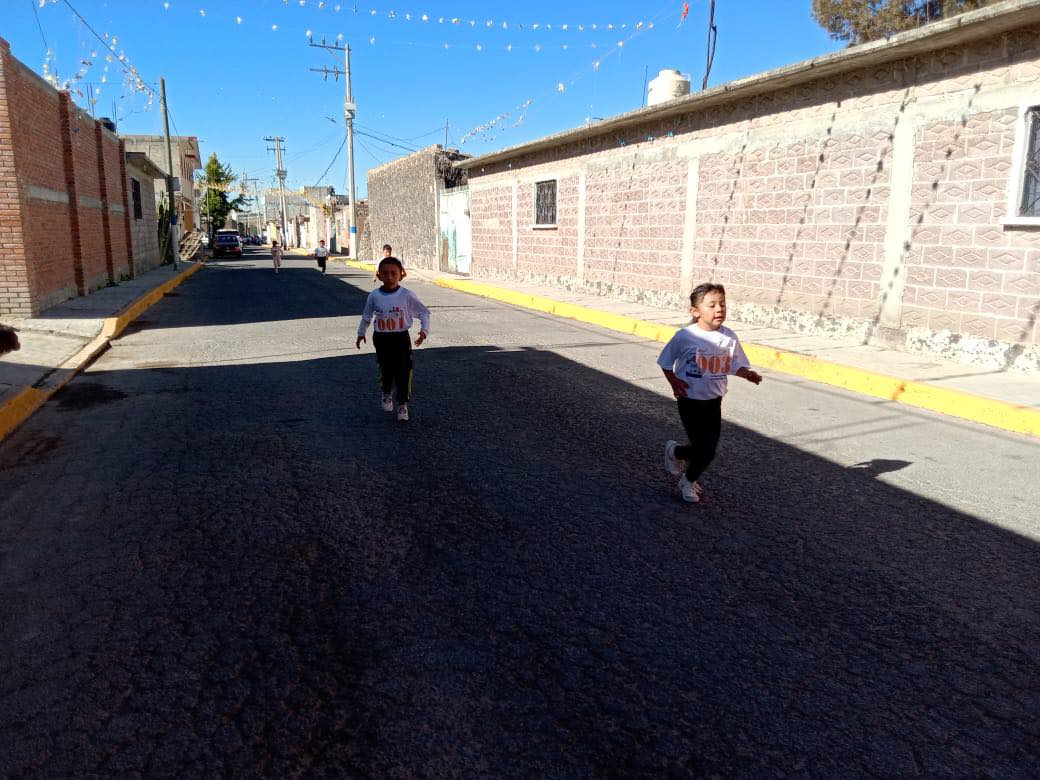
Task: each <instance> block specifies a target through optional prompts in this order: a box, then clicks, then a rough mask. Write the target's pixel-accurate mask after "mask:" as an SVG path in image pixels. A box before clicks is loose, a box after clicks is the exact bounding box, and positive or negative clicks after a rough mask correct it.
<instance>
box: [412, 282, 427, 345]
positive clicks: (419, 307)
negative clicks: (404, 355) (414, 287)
mask: <svg viewBox="0 0 1040 780" xmlns="http://www.w3.org/2000/svg"><path fill="white" fill-rule="evenodd" d="M409 305H410V306H411V310H412V316H413V317H414V316H418V317H419V338H417V339H416V340H415V346H417V347H418V346H421V345H422V343H423V342H424V341H426V337H427V336H429V335H430V310H429V309H428V308H427V307H426V305H425V304H424V303H423V302H422V301H420V300H419V297H418V296H417V295H416V294H415V293H412V294H411V297H410V298H409Z"/></svg>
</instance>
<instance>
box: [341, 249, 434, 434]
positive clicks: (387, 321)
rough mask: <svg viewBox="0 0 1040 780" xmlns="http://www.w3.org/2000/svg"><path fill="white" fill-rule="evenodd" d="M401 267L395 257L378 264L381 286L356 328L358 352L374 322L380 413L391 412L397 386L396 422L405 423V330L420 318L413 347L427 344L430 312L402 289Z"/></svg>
mask: <svg viewBox="0 0 1040 780" xmlns="http://www.w3.org/2000/svg"><path fill="white" fill-rule="evenodd" d="M405 276H407V274H406V273H405V270H404V266H403V265H402V264H401V261H400V260H398V259H397V258H396V257H384V258H383V259H382V260H380V261H379V267H378V268H377V270H376V278H377V279H379V281H381V282H382V283H383V285H382V287H377V288H376V289H375V290H373V291H372V292H370V293H369V294H368V300H367V301H365V309H364V311H363V312H362V313H361V325H360V326H359V327H358V335H357V348H358V349H361V342H362V341H364V340H365V333H366V332H367V331H368V324H369V323H370V322H372V320H373V319H374V320H375V323H376V324H375V330H374V331H373V333H372V346H373V347H375V348H376V363H377V364H378V365H379V384H380V387H381V389H382V391H383V411H384V412H392V411H393V410H394V397H393V395H391V390H392V389H393V387H394V385H397V419H398V420H402V421H406V420H408V398H409V396H410V395H411V391H412V344H411V341H410V337H409V335H408V329H409V328H411V327H412V320H413V318H414V317H416V316H418V317H419V338H417V339H416V340H415V346H417V347H418V346H419V345H421V344H422V343H423V342H424V341H426V336H427V334H428V333H429V332H430V310H429V309H427V308H426V307H425V306H423V304H422V302H421V301H420V300H419V298H418V297H416V295H415V293H413V292H412V291H411V290H407V289H405V288H404V287H402V286H401V280H402V279H404V278H405Z"/></svg>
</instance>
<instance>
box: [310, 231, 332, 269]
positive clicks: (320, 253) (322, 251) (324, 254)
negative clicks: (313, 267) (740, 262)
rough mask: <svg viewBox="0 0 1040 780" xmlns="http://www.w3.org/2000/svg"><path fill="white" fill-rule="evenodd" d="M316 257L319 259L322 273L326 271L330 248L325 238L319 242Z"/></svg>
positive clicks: (315, 252) (315, 251)
mask: <svg viewBox="0 0 1040 780" xmlns="http://www.w3.org/2000/svg"><path fill="white" fill-rule="evenodd" d="M314 257H315V259H316V260H317V261H318V268H320V269H321V272H322V273H325V263H326V261H327V260H328V259H329V248H328V247H327V246H325V239H324V238H323V239H321V241H319V242H318V246H317V247H316V248H315V250H314Z"/></svg>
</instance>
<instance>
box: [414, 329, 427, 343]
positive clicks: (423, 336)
mask: <svg viewBox="0 0 1040 780" xmlns="http://www.w3.org/2000/svg"><path fill="white" fill-rule="evenodd" d="M424 341H426V331H424V330H420V331H419V338H417V339H416V340H415V346H417V347H418V346H422V343H423V342H424Z"/></svg>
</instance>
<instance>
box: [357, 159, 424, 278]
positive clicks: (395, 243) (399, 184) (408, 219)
mask: <svg viewBox="0 0 1040 780" xmlns="http://www.w3.org/2000/svg"><path fill="white" fill-rule="evenodd" d="M437 153H438V147H430V148H428V149H423V150H422V151H420V152H416V153H415V154H411V155H408V156H407V157H402V158H401V159H399V160H394V161H392V162H389V163H386V164H385V165H381V166H379V167H378V168H372V169H371V170H369V172H368V218H369V221H370V228H369V230H370V233H371V239H372V247H373V251H374V252H375V254H376V255H377V256H379V257H381V256H382V251H381V247H382V246H383V244H390V245H391V246H392V247H393V248H394V254H395V255H396V256H397V257H399V258H401V259H402V260H403V261H404V262H405V264H406V265H410V266H415V267H418V268H437V267H438V252H437V170H436V155H437Z"/></svg>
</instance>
